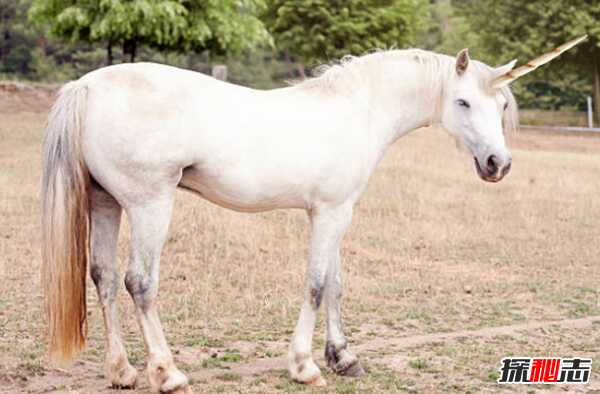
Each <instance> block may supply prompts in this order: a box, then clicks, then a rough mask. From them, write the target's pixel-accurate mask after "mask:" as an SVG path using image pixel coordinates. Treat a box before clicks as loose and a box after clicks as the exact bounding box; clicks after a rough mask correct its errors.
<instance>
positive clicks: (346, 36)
mask: <svg viewBox="0 0 600 394" xmlns="http://www.w3.org/2000/svg"><path fill="white" fill-rule="evenodd" d="M427 4H428V2H427V1H425V0H269V7H268V12H267V13H266V15H265V20H266V23H267V26H268V27H269V30H270V32H271V33H272V34H273V36H274V39H275V42H276V44H277V47H278V48H279V49H282V50H285V51H288V52H289V53H290V54H292V55H295V56H297V57H298V58H299V59H300V60H301V61H303V62H304V63H307V64H317V63H321V62H327V61H331V60H333V59H339V58H341V57H343V56H344V55H347V54H354V55H361V54H364V53H365V52H367V51H369V50H372V49H376V48H390V47H400V48H401V47H404V46H407V45H410V44H413V43H414V42H415V37H416V33H417V31H418V30H419V29H420V28H423V27H424V21H425V18H426V16H427V9H428V8H427Z"/></svg>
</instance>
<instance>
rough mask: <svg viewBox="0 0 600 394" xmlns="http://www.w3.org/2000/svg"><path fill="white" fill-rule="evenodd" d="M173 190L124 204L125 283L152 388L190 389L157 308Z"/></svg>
mask: <svg viewBox="0 0 600 394" xmlns="http://www.w3.org/2000/svg"><path fill="white" fill-rule="evenodd" d="M174 193H175V190H174V188H173V190H172V191H171V190H169V191H165V193H162V194H160V195H158V196H155V197H152V198H151V199H148V200H147V201H145V202H144V204H143V205H134V206H130V207H127V208H126V211H127V216H128V218H129V222H130V224H131V255H130V261H129V266H128V268H127V275H126V276H125V287H126V288H127V291H128V292H129V294H130V295H131V298H132V299H133V302H134V304H135V308H136V314H137V318H138V322H139V324H140V327H141V329H142V333H143V334H144V340H145V342H146V349H147V350H148V366H147V372H148V379H149V381H150V385H151V387H152V390H153V391H154V392H160V393H191V389H190V387H189V385H188V379H187V377H186V376H185V375H184V374H183V373H182V372H181V371H179V370H178V369H177V367H176V366H175V363H174V361H173V355H172V354H171V351H170V349H169V346H168V344H167V341H166V339H165V336H164V333H163V329H162V327H161V324H160V319H159V317H158V310H157V305H156V304H157V296H158V276H159V267H160V254H161V251H162V248H163V245H164V243H165V240H166V237H167V231H168V227H169V222H170V219H171V211H172V207H173V200H174Z"/></svg>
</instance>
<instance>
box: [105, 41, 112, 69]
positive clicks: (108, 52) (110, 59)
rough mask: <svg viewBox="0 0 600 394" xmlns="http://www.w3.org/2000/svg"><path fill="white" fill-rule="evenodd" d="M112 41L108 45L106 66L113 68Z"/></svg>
mask: <svg viewBox="0 0 600 394" xmlns="http://www.w3.org/2000/svg"><path fill="white" fill-rule="evenodd" d="M112 46H113V43H112V40H108V44H107V45H106V65H107V66H111V65H112V64H113V51H112Z"/></svg>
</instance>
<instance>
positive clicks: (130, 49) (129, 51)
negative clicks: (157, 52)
mask: <svg viewBox="0 0 600 394" xmlns="http://www.w3.org/2000/svg"><path fill="white" fill-rule="evenodd" d="M137 45H138V42H137V38H129V39H127V40H124V41H123V55H124V56H125V55H129V61H130V62H131V63H133V62H135V56H136V53H137Z"/></svg>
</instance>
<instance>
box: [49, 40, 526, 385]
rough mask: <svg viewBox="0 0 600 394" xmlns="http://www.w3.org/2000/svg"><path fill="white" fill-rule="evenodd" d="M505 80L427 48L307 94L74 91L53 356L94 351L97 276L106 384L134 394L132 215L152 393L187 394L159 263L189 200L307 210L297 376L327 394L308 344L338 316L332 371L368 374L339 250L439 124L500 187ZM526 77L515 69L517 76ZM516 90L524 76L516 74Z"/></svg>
mask: <svg viewBox="0 0 600 394" xmlns="http://www.w3.org/2000/svg"><path fill="white" fill-rule="evenodd" d="M513 66H514V62H511V63H508V64H506V65H504V66H501V67H498V68H492V67H489V66H487V65H485V64H483V63H480V62H477V61H471V60H470V59H469V56H468V52H467V51H466V50H463V51H461V52H460V53H459V54H458V56H457V57H456V58H454V57H449V56H445V55H439V54H434V53H430V52H425V51H421V50H393V51H383V52H377V53H372V54H369V55H365V56H362V57H357V58H353V59H350V60H348V61H345V62H342V64H339V65H335V66H332V67H329V68H328V69H327V70H326V71H325V72H324V73H323V74H322V75H321V76H319V77H317V78H314V79H311V80H307V81H305V82H302V83H300V84H298V85H296V86H291V87H287V88H282V89H275V90H271V91H258V90H253V89H248V88H244V87H239V86H235V85H232V84H228V83H224V82H221V81H217V80H215V79H213V78H210V77H207V76H204V75H202V74H199V73H195V72H191V71H185V70H180V69H177V68H173V67H168V66H163V65H157V64H125V65H118V66H111V67H106V68H103V69H100V70H97V71H94V72H92V73H90V74H87V75H85V76H84V77H82V78H81V79H79V80H78V81H75V82H71V83H69V84H67V85H66V86H65V87H64V88H63V89H62V90H61V92H60V94H59V97H58V99H57V102H56V103H55V105H54V107H53V109H52V111H51V114H50V117H49V121H48V125H47V129H46V136H45V140H44V174H43V194H42V198H43V241H44V250H43V260H44V265H43V274H44V275H43V283H44V286H45V291H46V297H47V302H48V305H47V306H48V317H49V340H50V344H49V347H50V354H51V359H52V360H54V361H55V362H65V361H68V360H69V359H71V358H72V357H74V356H75V355H76V353H77V352H78V351H80V350H81V349H82V348H83V346H84V343H85V318H86V305H85V282H86V269H87V268H86V267H87V263H88V254H89V265H90V273H91V277H92V279H93V281H94V283H95V284H96V288H97V291H98V297H99V299H100V302H101V305H102V310H103V314H104V322H105V326H106V335H107V347H108V348H107V353H106V364H105V366H106V372H107V375H108V378H109V379H110V381H111V382H112V384H113V385H115V386H120V387H131V386H134V385H135V384H136V380H137V377H136V375H137V372H136V370H135V369H134V368H133V367H132V366H131V365H130V363H129V362H128V359H127V354H126V351H125V347H124V345H123V340H122V338H121V334H120V332H119V331H120V330H119V323H118V316H117V308H116V306H115V299H116V294H117V289H118V287H119V275H118V272H117V266H116V248H117V237H118V232H119V224H120V219H121V212H122V210H125V212H126V213H127V216H128V218H129V221H130V223H131V252H130V257H129V265H128V269H127V274H126V276H125V287H126V288H127V291H128V292H129V294H130V295H131V297H132V299H133V301H134V303H135V307H136V312H137V318H138V321H139V324H140V326H141V330H142V333H143V335H144V340H145V343H146V347H147V350H148V364H147V373H148V377H149V381H150V384H151V387H152V389H153V390H154V391H156V392H189V391H190V388H189V385H188V380H187V378H186V376H185V375H184V374H183V373H182V372H180V371H179V370H178V369H177V368H176V366H175V364H174V362H173V357H172V354H171V351H170V350H169V347H168V345H167V342H166V340H165V337H164V334H163V330H162V328H161V324H160V321H159V317H158V314H157V308H156V303H157V294H158V277H159V260H160V254H161V250H162V248H163V245H164V243H165V238H166V236H167V230H168V227H169V221H170V218H171V211H172V209H173V201H174V198H175V192H176V190H177V188H183V189H186V190H190V191H193V192H196V193H197V194H198V195H199V196H201V197H204V198H205V199H207V200H209V201H211V202H213V203H215V204H217V205H220V206H222V207H225V208H229V209H233V210H237V211H243V212H259V211H266V210H272V209H283V208H297V209H304V210H306V211H307V213H308V215H309V217H310V222H311V225H312V238H311V244H310V256H309V259H308V260H309V261H308V268H307V274H306V286H305V293H304V303H303V304H302V307H301V310H300V316H299V318H298V322H297V324H296V328H295V331H294V334H293V337H292V338H291V342H290V346H289V366H288V367H289V372H290V374H291V377H292V378H293V379H295V380H296V381H298V382H304V383H310V384H316V385H322V384H324V383H325V382H324V380H323V378H322V377H321V372H320V370H319V368H318V367H317V365H316V364H315V362H314V361H313V358H312V355H311V351H312V349H311V348H312V337H313V330H314V327H315V319H316V313H317V311H318V309H319V306H320V305H321V303H322V301H323V300H324V301H325V307H326V310H327V317H326V319H327V344H326V349H325V357H326V360H327V365H328V366H329V367H331V368H332V369H333V370H334V371H335V372H336V373H338V374H341V375H350V376H358V375H361V374H362V373H363V370H362V368H361V367H360V364H359V362H358V359H357V357H356V356H355V355H354V354H352V353H351V352H350V350H349V349H348V344H347V342H346V339H345V337H344V333H343V332H342V319H341V313H340V302H341V296H342V284H341V277H340V256H339V247H340V242H341V240H342V237H343V235H344V233H345V231H346V229H347V227H348V225H349V224H350V221H351V218H352V209H353V205H354V203H355V202H356V201H357V199H358V198H359V196H360V195H361V193H362V191H363V190H364V188H365V186H366V185H367V182H368V180H369V177H370V176H371V174H372V172H373V170H374V169H375V167H376V166H377V163H378V162H379V161H380V159H381V158H382V156H383V154H384V152H385V151H386V149H387V148H388V147H389V146H390V145H391V144H392V143H393V142H394V141H396V140H397V139H398V138H400V137H402V136H404V135H406V134H407V133H408V132H410V131H411V130H415V129H417V128H420V127H423V126H428V125H432V124H441V125H442V126H443V127H444V128H445V129H446V130H447V131H448V132H449V133H450V134H452V135H453V136H455V137H456V138H457V139H458V140H459V141H460V142H462V143H463V144H464V146H466V148H467V149H468V151H469V152H470V153H471V154H472V156H473V158H474V163H475V168H476V170H477V173H478V174H479V176H480V177H481V178H482V179H484V180H486V181H490V182H497V181H499V180H501V179H502V178H503V177H504V176H505V175H506V173H507V172H508V171H509V169H510V165H511V155H510V153H509V151H508V149H507V147H506V144H505V140H504V132H505V131H507V130H508V129H511V128H514V126H515V119H516V114H517V108H516V105H515V102H514V99H513V96H512V94H511V93H510V90H509V89H508V87H507V86H506V83H502V86H501V87H498V86H497V85H496V82H497V81H499V78H500V79H501V78H505V79H506V78H507V77H506V76H507V75H509V74H507V73H508V72H509V71H510V70H511V69H512V68H513ZM515 71H516V70H515ZM513 79H514V78H513Z"/></svg>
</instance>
